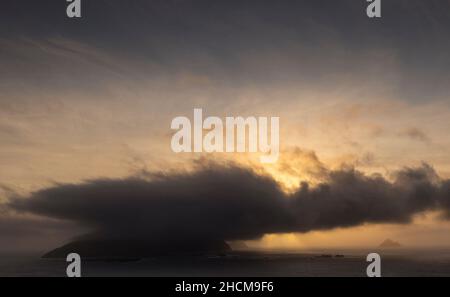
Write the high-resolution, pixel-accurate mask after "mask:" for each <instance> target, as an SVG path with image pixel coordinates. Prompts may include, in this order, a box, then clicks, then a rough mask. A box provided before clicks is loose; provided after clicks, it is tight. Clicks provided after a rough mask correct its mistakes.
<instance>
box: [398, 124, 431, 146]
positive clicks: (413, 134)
mask: <svg viewBox="0 0 450 297" xmlns="http://www.w3.org/2000/svg"><path fill="white" fill-rule="evenodd" d="M399 135H400V136H406V137H409V138H410V139H412V140H417V141H421V142H425V143H429V142H430V141H431V139H430V137H428V135H427V134H426V133H425V132H424V131H422V130H420V129H418V128H414V127H412V128H408V129H406V130H404V131H402V132H401V133H399Z"/></svg>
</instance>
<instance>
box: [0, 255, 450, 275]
mask: <svg viewBox="0 0 450 297" xmlns="http://www.w3.org/2000/svg"><path fill="white" fill-rule="evenodd" d="M372 252H376V253H378V254H379V255H380V256H381V274H382V276H384V277H401V276H411V277H432V276H435V277H448V276H450V249H415V250H405V249H401V250H397V249H395V250H378V251H377V250H346V249H343V250H311V251H302V252H296V251H267V250H265V251H249V250H246V251H236V252H232V253H228V254H224V255H201V256H190V257H186V256H183V257H157V258H147V259H141V260H132V261H126V260H121V261H119V260H116V261H104V260H102V261H100V260H82V262H81V271H82V272H81V273H82V276H84V277H105V276H106V277H109V276H111V277H118V276H123V277H133V276H139V277H143V276H147V277H160V276H164V277H365V276H366V269H367V266H368V265H369V264H370V263H369V262H367V261H366V257H367V254H369V253H372ZM67 265H68V263H67V262H66V261H65V260H64V259H43V258H41V254H39V253H22V254H17V253H16V254H15V253H3V254H0V276H1V277H65V276H66V267H67Z"/></svg>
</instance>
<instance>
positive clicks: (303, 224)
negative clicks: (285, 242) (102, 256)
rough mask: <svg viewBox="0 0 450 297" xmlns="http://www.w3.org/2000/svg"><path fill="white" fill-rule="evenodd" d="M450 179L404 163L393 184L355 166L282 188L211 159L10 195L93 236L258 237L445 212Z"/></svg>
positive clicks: (449, 208) (23, 209)
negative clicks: (172, 169) (176, 169)
mask: <svg viewBox="0 0 450 297" xmlns="http://www.w3.org/2000/svg"><path fill="white" fill-rule="evenodd" d="M449 189H450V181H448V180H447V181H441V180H440V179H439V177H438V176H437V175H436V173H435V172H434V170H433V168H432V167H430V166H429V165H426V164H424V165H422V166H421V167H418V168H405V169H403V170H401V171H399V172H397V173H395V174H394V175H393V180H392V181H389V180H387V179H385V178H384V177H382V176H379V175H373V176H367V175H365V174H363V173H361V172H359V171H357V170H354V169H344V170H337V171H329V173H328V175H327V178H326V181H324V182H323V183H321V184H319V185H318V186H315V187H312V186H311V185H309V184H308V183H302V184H301V186H300V187H299V189H298V190H297V191H295V192H293V193H290V194H286V193H285V192H283V191H282V190H281V189H280V187H279V185H278V184H277V183H276V182H275V181H274V180H273V179H272V178H271V177H269V176H263V175H260V174H256V173H255V172H254V171H252V170H251V169H248V168H243V167H239V166H237V165H229V164H228V165H224V164H217V163H208V164H202V165H200V166H199V167H198V168H197V169H196V170H194V171H192V172H185V173H176V174H146V175H143V176H138V177H130V178H126V179H100V180H93V181H88V182H85V183H82V184H63V185H56V186H54V187H51V188H47V189H43V190H40V191H38V192H35V193H33V194H32V195H31V196H30V197H27V198H18V197H16V198H12V199H10V202H9V207H10V208H11V209H14V210H15V211H18V212H20V213H32V214H35V215H39V216H44V217H49V218H52V219H59V220H69V221H74V222H77V223H79V224H81V225H83V226H87V227H89V228H90V229H91V230H95V232H96V234H97V235H98V236H100V235H101V236H107V237H120V238H124V237H125V238H145V239H146V240H151V239H154V240H157V241H163V240H165V239H170V238H172V237H177V238H189V239H192V238H202V239H205V238H210V239H224V240H237V239H254V238H259V237H261V236H263V235H264V234H267V233H286V232H309V231H312V230H328V229H333V228H337V227H352V226H358V225H361V224H365V223H408V222H410V221H411V219H412V216H413V215H415V214H418V213H421V212H424V211H428V210H442V211H443V213H444V214H445V215H446V216H447V217H449V216H448V214H449V213H450V190H449Z"/></svg>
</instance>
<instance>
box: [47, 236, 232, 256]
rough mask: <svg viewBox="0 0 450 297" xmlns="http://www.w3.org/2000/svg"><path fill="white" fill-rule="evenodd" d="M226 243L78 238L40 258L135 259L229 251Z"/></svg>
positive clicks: (213, 241)
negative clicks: (70, 255)
mask: <svg viewBox="0 0 450 297" xmlns="http://www.w3.org/2000/svg"><path fill="white" fill-rule="evenodd" d="M230 251H231V248H230V246H229V245H228V244H227V243H226V242H225V241H222V240H192V241H185V240H183V241H177V240H172V241H166V242H163V243H161V242H155V241H145V240H125V239H122V240H121V239H110V240H108V239H82V240H76V241H73V242H70V243H68V244H66V245H63V246H62V247H59V248H56V249H54V250H52V251H50V252H48V253H47V254H45V255H44V256H43V258H64V259H65V258H66V257H67V255H68V254H70V253H77V254H79V255H80V256H81V258H83V259H92V260H138V259H142V258H150V257H156V256H195V255H205V254H223V253H226V252H230Z"/></svg>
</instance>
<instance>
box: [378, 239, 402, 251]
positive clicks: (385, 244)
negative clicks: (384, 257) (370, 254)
mask: <svg viewBox="0 0 450 297" xmlns="http://www.w3.org/2000/svg"><path fill="white" fill-rule="evenodd" d="M378 247H380V248H383V249H386V248H388V249H392V248H401V247H402V245H401V244H400V243H398V242H396V241H393V240H391V239H389V238H388V239H386V240H385V241H383V242H382V243H381V244H380V245H379V246H378Z"/></svg>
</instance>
